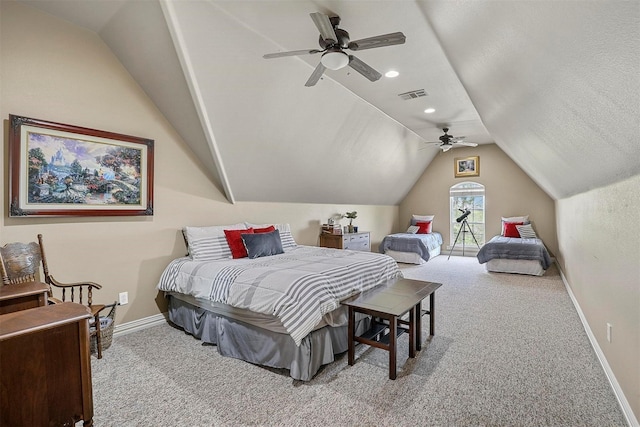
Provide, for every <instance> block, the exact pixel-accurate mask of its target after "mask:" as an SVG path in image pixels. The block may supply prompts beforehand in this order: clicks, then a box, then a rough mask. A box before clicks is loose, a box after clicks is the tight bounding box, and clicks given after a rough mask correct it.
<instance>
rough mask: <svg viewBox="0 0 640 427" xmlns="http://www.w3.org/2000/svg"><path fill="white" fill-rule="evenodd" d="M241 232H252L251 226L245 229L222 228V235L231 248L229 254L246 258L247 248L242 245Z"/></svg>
mask: <svg viewBox="0 0 640 427" xmlns="http://www.w3.org/2000/svg"><path fill="white" fill-rule="evenodd" d="M241 234H253V228H248V229H246V230H224V237H226V239H227V243H228V244H229V249H231V256H233V257H234V258H246V257H247V256H248V255H247V248H246V247H245V246H244V242H243V241H242V237H240V235H241Z"/></svg>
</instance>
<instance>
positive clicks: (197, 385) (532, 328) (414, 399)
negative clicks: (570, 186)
mask: <svg viewBox="0 0 640 427" xmlns="http://www.w3.org/2000/svg"><path fill="white" fill-rule="evenodd" d="M402 270H403V273H404V274H405V277H407V278H412V279H421V280H429V281H434V282H441V283H443V286H442V287H441V288H440V289H439V290H438V291H437V293H436V335H435V336H434V337H433V338H432V339H431V340H428V341H427V342H425V343H424V344H423V349H422V351H421V352H419V353H418V356H417V357H416V358H415V359H409V358H408V357H407V353H408V348H407V347H408V344H407V338H406V334H405V335H403V336H402V337H401V338H400V339H399V348H398V378H397V379H396V380H395V381H391V380H389V379H388V365H387V363H388V353H387V352H385V351H383V350H380V349H375V348H371V347H368V346H364V345H360V346H358V347H357V350H356V357H357V358H356V363H355V365H354V366H348V365H347V357H346V354H343V355H339V356H338V358H337V360H336V361H335V362H334V363H332V364H330V365H327V366H326V367H324V368H323V369H322V370H321V371H320V372H319V373H318V374H317V375H316V376H315V377H314V379H313V380H312V381H309V382H300V381H294V380H292V379H291V378H290V377H289V376H288V373H287V372H286V371H281V370H273V369H267V368H263V367H260V366H255V365H251V364H249V363H246V362H243V361H240V360H235V359H231V358H225V357H222V356H220V355H219V354H218V353H217V350H216V347H215V346H203V345H202V344H201V342H200V341H198V340H196V339H194V338H193V337H191V336H189V335H186V334H185V333H184V332H182V331H181V330H178V329H175V328H173V327H172V326H170V325H168V324H167V325H161V326H156V327H153V328H149V329H146V330H144V331H139V332H135V333H131V334H129V335H125V336H121V337H115V338H114V341H113V345H112V346H111V348H109V349H108V350H107V351H105V353H104V358H103V359H101V360H97V359H95V358H92V370H93V387H94V412H95V417H94V421H95V426H96V427H105V426H245V425H251V426H255V425H265V426H338V425H340V426H598V427H605V426H626V422H625V419H624V416H623V413H622V411H621V410H620V407H619V406H618V403H617V400H616V398H615V396H614V394H613V391H612V390H611V387H610V385H609V383H608V381H607V379H606V377H605V374H604V372H603V370H602V368H601V366H600V364H599V363H598V360H597V358H596V355H595V353H594V351H593V349H592V348H591V345H590V343H589V341H588V338H587V335H586V333H585V331H584V329H583V327H582V324H581V323H580V320H579V318H578V315H577V313H576V311H575V309H574V307H573V305H572V303H571V300H570V298H569V295H568V294H567V292H566V290H565V288H564V285H563V283H562V280H561V279H560V276H559V274H558V272H557V270H556V268H555V267H552V268H551V269H550V270H549V271H547V273H546V274H545V275H544V276H542V277H531V276H521V275H512V274H500V273H487V272H486V271H485V270H484V267H483V266H481V265H479V264H478V262H477V260H476V259H475V258H471V257H467V258H463V257H451V259H450V260H447V257H446V256H439V257H436V258H434V259H432V260H431V261H429V262H428V263H427V264H425V265H422V266H409V265H404V266H402ZM428 321H429V320H428V317H424V318H423V333H424V334H425V336H424V338H426V334H427V333H428Z"/></svg>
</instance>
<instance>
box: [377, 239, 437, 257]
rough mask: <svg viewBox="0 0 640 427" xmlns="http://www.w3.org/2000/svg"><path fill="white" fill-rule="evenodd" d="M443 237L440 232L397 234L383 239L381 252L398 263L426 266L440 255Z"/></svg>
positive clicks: (380, 247)
mask: <svg viewBox="0 0 640 427" xmlns="http://www.w3.org/2000/svg"><path fill="white" fill-rule="evenodd" d="M441 246H442V235H441V234H440V233H438V232H431V233H427V234H414V233H395V234H389V235H387V236H385V237H384V238H383V239H382V242H381V243H380V246H379V252H380V253H383V254H386V255H389V256H390V257H392V258H393V259H395V260H396V262H400V263H405V264H424V263H425V262H427V261H429V260H430V259H431V258H433V257H435V256H438V255H440V248H441Z"/></svg>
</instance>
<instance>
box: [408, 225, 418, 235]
mask: <svg viewBox="0 0 640 427" xmlns="http://www.w3.org/2000/svg"><path fill="white" fill-rule="evenodd" d="M418 230H420V227H418V226H417V225H410V226H409V228H407V233H410V234H416V233H417V232H418Z"/></svg>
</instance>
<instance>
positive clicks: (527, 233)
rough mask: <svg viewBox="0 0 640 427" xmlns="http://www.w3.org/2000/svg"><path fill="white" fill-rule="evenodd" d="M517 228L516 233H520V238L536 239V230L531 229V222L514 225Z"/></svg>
mask: <svg viewBox="0 0 640 427" xmlns="http://www.w3.org/2000/svg"><path fill="white" fill-rule="evenodd" d="M516 228H517V229H518V234H520V238H522V239H537V238H538V236H536V232H535V231H534V230H533V226H532V225H531V224H524V225H516Z"/></svg>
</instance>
